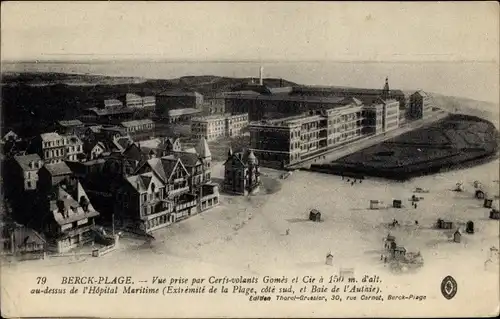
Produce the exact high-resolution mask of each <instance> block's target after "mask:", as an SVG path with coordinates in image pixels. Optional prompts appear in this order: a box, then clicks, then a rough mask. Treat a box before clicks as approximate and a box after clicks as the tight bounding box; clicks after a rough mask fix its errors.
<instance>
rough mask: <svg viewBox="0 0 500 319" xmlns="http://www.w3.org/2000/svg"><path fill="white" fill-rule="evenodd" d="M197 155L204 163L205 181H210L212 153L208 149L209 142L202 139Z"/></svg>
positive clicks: (197, 147) (197, 148) (196, 148)
mask: <svg viewBox="0 0 500 319" xmlns="http://www.w3.org/2000/svg"><path fill="white" fill-rule="evenodd" d="M195 150H196V153H198V156H199V157H200V158H201V159H202V161H203V175H204V179H203V180H204V181H210V175H211V174H210V166H211V162H212V153H210V148H209V147H208V143H207V140H206V139H205V138H204V137H202V138H201V139H200V141H199V142H198V145H196V147H195Z"/></svg>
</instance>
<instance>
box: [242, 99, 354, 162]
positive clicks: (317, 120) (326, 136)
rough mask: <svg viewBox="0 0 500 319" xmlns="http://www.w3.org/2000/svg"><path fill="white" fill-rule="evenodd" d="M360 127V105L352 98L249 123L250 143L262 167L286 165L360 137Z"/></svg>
mask: <svg viewBox="0 0 500 319" xmlns="http://www.w3.org/2000/svg"><path fill="white" fill-rule="evenodd" d="M362 127H363V105H362V103H361V102H360V101H359V100H356V99H354V98H353V99H352V103H351V104H350V105H345V106H340V107H337V108H332V109H326V110H317V111H311V113H310V115H298V116H292V117H286V118H281V119H273V120H264V121H260V122H252V123H250V125H249V130H250V145H251V148H252V150H253V151H254V153H255V155H256V156H257V157H258V158H259V160H260V162H261V163H262V165H263V166H274V167H276V166H279V167H286V166H288V165H291V164H295V163H298V162H300V161H303V160H306V159H309V158H313V157H315V156H318V155H320V154H322V153H324V152H326V151H328V150H329V149H330V148H333V147H335V146H338V145H341V144H344V143H347V142H350V141H353V140H356V139H358V138H361V137H362V136H363V132H362Z"/></svg>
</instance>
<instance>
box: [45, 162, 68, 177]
mask: <svg viewBox="0 0 500 319" xmlns="http://www.w3.org/2000/svg"><path fill="white" fill-rule="evenodd" d="M44 167H45V168H46V169H47V171H48V172H49V173H50V175H52V176H59V175H66V174H71V173H72V172H71V169H70V168H69V167H68V165H66V163H64V162H61V163H56V164H46V165H45V166H44Z"/></svg>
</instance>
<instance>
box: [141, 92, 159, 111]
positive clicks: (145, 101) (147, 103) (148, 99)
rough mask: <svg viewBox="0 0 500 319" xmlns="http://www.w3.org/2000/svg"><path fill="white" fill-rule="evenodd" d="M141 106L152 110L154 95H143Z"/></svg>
mask: <svg viewBox="0 0 500 319" xmlns="http://www.w3.org/2000/svg"><path fill="white" fill-rule="evenodd" d="M142 107H143V108H144V109H146V110H149V111H154V110H155V108H156V97H155V96H152V95H146V96H143V97H142Z"/></svg>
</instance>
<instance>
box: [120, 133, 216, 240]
mask: <svg viewBox="0 0 500 319" xmlns="http://www.w3.org/2000/svg"><path fill="white" fill-rule="evenodd" d="M168 143H170V142H168ZM175 144H176V143H175V141H174V142H173V143H171V145H172V146H174V145H175ZM125 178H126V183H125V184H124V185H121V186H120V187H119V188H118V190H117V194H118V195H117V197H116V201H115V208H114V211H115V212H117V217H118V218H119V220H121V222H123V223H124V224H127V225H130V226H132V227H134V228H139V229H141V230H142V231H144V232H151V231H154V230H156V229H158V228H161V227H165V226H168V225H170V224H171V223H174V222H176V221H179V220H181V219H184V218H187V217H189V216H191V215H194V214H197V213H199V212H201V211H204V210H206V209H209V208H211V207H213V206H215V205H217V204H219V190H218V186H217V185H216V184H214V183H212V182H211V154H210V150H209V148H208V144H207V143H206V141H205V140H203V139H202V140H200V142H199V143H198V145H197V146H196V148H195V152H194V153H191V152H186V151H179V150H178V149H177V148H175V151H174V150H172V152H171V153H170V154H168V155H166V156H162V157H159V158H150V159H147V160H145V161H142V162H140V163H139V165H138V166H137V168H136V169H135V171H134V172H133V173H132V174H130V175H127V176H126V177H125Z"/></svg>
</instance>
